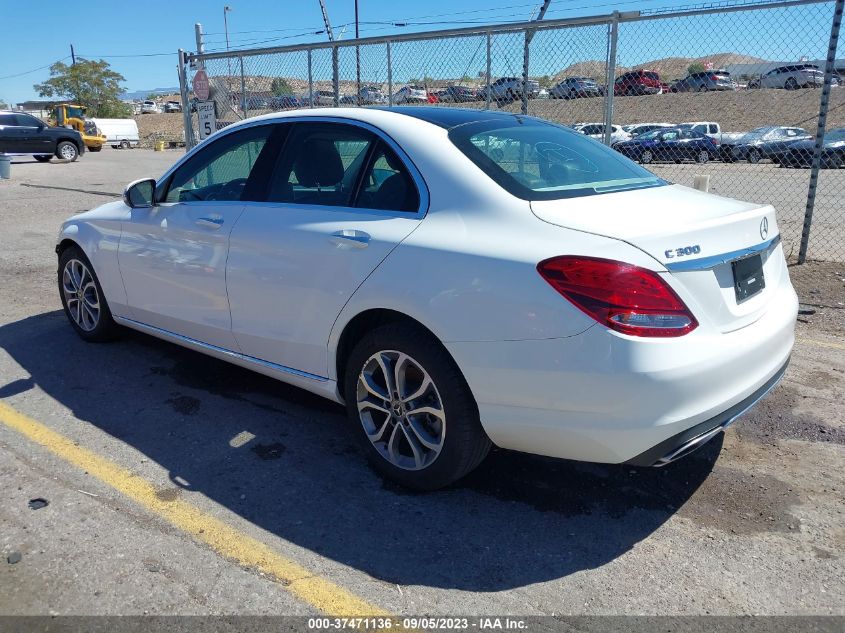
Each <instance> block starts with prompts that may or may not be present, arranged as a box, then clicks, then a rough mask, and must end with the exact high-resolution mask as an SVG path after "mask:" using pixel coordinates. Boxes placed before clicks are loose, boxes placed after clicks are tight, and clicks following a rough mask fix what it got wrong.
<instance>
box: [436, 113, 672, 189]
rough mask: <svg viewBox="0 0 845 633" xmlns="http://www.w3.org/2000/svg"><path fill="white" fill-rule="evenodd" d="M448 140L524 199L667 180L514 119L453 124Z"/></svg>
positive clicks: (543, 126)
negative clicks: (455, 125)
mask: <svg viewBox="0 0 845 633" xmlns="http://www.w3.org/2000/svg"><path fill="white" fill-rule="evenodd" d="M449 138H450V139H451V140H452V142H453V143H454V144H455V145H456V146H457V147H458V149H460V150H461V151H462V152H463V153H464V154H466V155H467V157H468V158H469V159H470V160H472V162H474V163H475V164H476V165H478V167H480V168H481V169H482V171H484V172H485V173H486V174H487V175H488V176H490V178H492V179H493V180H494V181H496V182H497V183H498V184H499V185H500V186H501V187H502V188H504V189H505V190H507V191H508V192H510V193H511V194H513V195H515V196H517V197H518V198H522V199H523V200H557V199H561V198H575V197H580V196H589V195H596V194H600V193H610V192H613V191H628V190H631V189H642V188H645V187H657V186H661V185H665V184H666V182H665V181H663V180H661V179H660V178H658V177H657V176H655V175H654V174H652V173H651V172H649V171H647V170H646V169H644V168H642V167H640V166H639V165H637V164H636V163H634V162H632V161H630V160H628V159H627V158H625V157H624V156H622V154H620V153H618V152H616V151H614V150H612V149H610V148H609V147H607V146H605V145H602V144H601V143H599V142H598V141H594V140H592V139H590V138H589V137H586V136H584V135H583V134H579V133H578V132H574V131H572V130H570V129H567V128H564V127H561V126H558V125H554V124H552V123H547V122H545V121H540V120H538V119H528V118H522V117H515V118H514V119H513V121H512V122H510V121H509V122H507V123H505V124H504V125H503V123H502V122H500V121H487V122H480V123H469V124H466V125H460V126H457V127H455V128H453V129H452V130H451V131H450V132H449Z"/></svg>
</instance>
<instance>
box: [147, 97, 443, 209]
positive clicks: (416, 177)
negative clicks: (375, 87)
mask: <svg viewBox="0 0 845 633" xmlns="http://www.w3.org/2000/svg"><path fill="white" fill-rule="evenodd" d="M314 122H317V123H342V124H346V125H353V126H356V127H360V128H363V129H365V130H367V131H369V132H371V133H372V134H375V135H376V137H378V138H379V139H380V140H381V141H383V142H385V143H387V145H389V146H390V148H391V149H392V150H393V151H394V152H396V155H397V156H399V159H400V160H401V161H402V162H403V164H404V165H405V166H406V167H407V168H408V173H409V174H410V175H411V179H412V180H413V181H414V185H415V186H416V187H417V192H418V193H419V197H420V204H419V208H418V209H417V211H416V213H414V212H412V211H393V210H385V209H367V208H365V207H343V208H344V209H347V210H355V211H367V212H374V211H375V212H386V213H391V214H392V213H399V214H403V215H402V217H420V218H422V217H425V215H426V214H427V213H428V207H429V201H430V196H429V193H428V185H427V184H426V182H425V178H423V176H422V173H420V170H419V169H418V168H417V166H416V165H415V164H414V161H413V160H411V157H410V156H408V154H407V152H405V150H404V149H402V147H400V146H399V144H398V143H397V142H396V141H394V140H393V138H391V136H390V135H389V134H387V132H385V131H384V130H382V129H381V128H378V127H376V126H375V125H373V124H371V123H367V122H365V121H359V120H358V119H349V118H346V117H339V116H330V115H319V114H318V115H312V114H309V113H303V114H297V115H294V116H285V117H278V118H272V119H259V120H255V121H247V122H245V123H237V124H233V125H230V126H228V127H225V128H223V129H222V130H218V131H217V132H215V133H214V134H212V135H211V136H210V137H208V138H207V139H206V140H205V141H203V142H202V143H199V144H198V145H196V146H195V147H193V148H192V149H191V151H189V152H187V153H186V154H185V155H184V156H183V157H182V158H181V159H179V160H178V161H176V163H174V164H173V165H172V166H171V167H170V169H168V170H167V171H166V172H164V174H162V176H161V178H160V179H159V180H158V181H157V183H158V182H165V181H166V180H167V179H168V178H170V176H171V175H172V174H173V172H175V171H176V170H177V169H178V168H179V167H180V166H181V165H182V163H184V162H185V161H187V160H188V159H190V158H191V157H192V156H193V155H194V154H195V153H196V152H198V151H199V150H200V149H202V148H203V147H204V146H207V143H208V141H212V140H213V141H217V140H219V139H221V138H223V137H224V136H227V135H229V134H235V133H237V132H238V131H239V130H243V129H246V128H250V127H255V126H259V125H278V124H280V123H314ZM242 202H244V203H246V202H255V201H249V200H246V201H242ZM259 204H280V205H281V204H284V205H289V204H293V205H296V203H295V202H290V203H288V202H285V203H281V202H277V203H271V202H266V201H265V202H261V203H259ZM297 206H301V207H305V206H317V205H297ZM319 206H320V208H321V209H325V208H331V207H329V206H328V205H327V206H322V205H319Z"/></svg>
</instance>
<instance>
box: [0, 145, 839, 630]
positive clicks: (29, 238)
mask: <svg viewBox="0 0 845 633" xmlns="http://www.w3.org/2000/svg"><path fill="white" fill-rule="evenodd" d="M180 155H181V153H180V152H177V151H170V152H151V151H146V150H134V151H109V150H104V151H103V152H101V153H100V154H86V155H85V156H84V157H83V158H82V159H81V160H79V161H78V162H77V163H72V164H64V163H59V162H56V161H54V162H52V163H49V164H40V163H36V162H34V161H29V160H27V159H21V160H16V161H15V164H13V165H12V170H13V180H11V181H0V236H2V237H0V240H2V244H3V248H2V249H0V271H2V273H0V274H2V281H3V283H2V284H0V407H5V408H4V409H0V413H2V412H3V411H6V412H7V413H2V415H0V417H3V418H4V421H3V423H0V554H2V556H0V613H2V614H43V615H50V614H172V613H177V614H209V613H213V614H221V613H224V614H243V613H250V614H290V613H297V614H314V613H318V612H319V611H318V607H317V606H315V605H316V604H321V603H319V601H318V598H319V596H317V593H316V592H309V591H308V590H307V587H308V586H310V585H303V584H302V582H298V581H297V582H294V581H292V580H286V581H281V580H279V576H278V575H275V576H274V575H273V574H272V573H269V572H268V571H267V566H266V565H265V564H264V563H263V562H262V561H266V560H268V559H272V560H284V561H287V562H286V563H285V564H286V565H288V566H287V567H285V568H284V569H297V570H299V571H298V572H297V573H298V574H300V576H297V579H298V578H300V577H301V578H304V579H306V580H307V582H308V583H314V582H316V581H320V582H325V583H329V584H327V585H320V586H321V587H324V586H326V587H329V588H330V589H328V590H327V591H329V594H330V596H331V597H333V598H334V597H337V599H338V600H341V601H342V600H347V601H348V600H350V599H351V598H350V597H349V596H350V595H351V596H356V597H359V598H360V599H362V600H366V602H367V604H370V605H376V606H377V607H378V608H379V609H382V610H384V611H387V612H390V613H397V614H443V615H448V614H451V615H455V614H466V615H480V614H491V613H496V614H500V615H501V614H518V615H547V616H552V615H556V616H557V615H561V614H596V615H600V614H657V613H664V614H677V615H704V614H726V615H746V614H792V615H796V614H803V615H810V614H815V615H822V614H832V615H839V616H843V615H845V606H843V605H845V600H843V598H844V597H845V513H844V511H845V504H843V497H844V496H845V495H843V492H844V491H845V406H843V405H845V398H843V394H845V328H843V327H842V326H843V318H842V315H843V311H842V303H843V302H845V281H843V278H845V275H843V272H845V267H843V265H841V264H824V263H810V264H805V265H803V266H792V267H791V268H790V274H791V275H792V279H793V281H794V283H795V286H796V289H797V291H798V293H799V296H800V299H801V301H802V314H801V315H800V316H799V321H798V323H797V324H796V337H797V338H796V345H795V349H794V352H793V357H792V361H791V365H790V367H789V369H788V371H787V373H786V376H785V378H784V380H783V382H782V383H781V384H780V385H779V386H778V387H777V388H776V389H775V390H774V391H772V392H771V393H770V394H769V395H768V396H766V397H765V398H764V399H763V400H762V401H761V402H760V403H759V404H758V405H757V406H756V407H755V408H754V409H752V410H751V411H750V412H749V413H747V414H746V415H745V416H743V417H742V418H741V420H739V421H738V422H737V423H736V424H735V425H734V426H733V427H731V428H730V429H729V430H728V431H727V432H726V433H725V434H724V435H723V436H720V437H719V438H717V439H716V440H714V441H712V442H711V443H710V444H709V445H708V446H707V447H706V448H705V449H703V450H701V451H699V452H698V453H696V454H694V455H692V456H690V457H689V458H686V459H684V460H681V461H679V462H677V463H675V464H672V465H669V466H667V467H665V468H661V469H642V468H630V467H625V466H608V465H598V464H588V463H576V462H568V461H563V460H554V459H545V458H537V457H532V456H529V455H524V454H519V453H513V452H509V451H504V450H494V451H493V453H492V454H491V455H490V457H489V458H488V459H487V460H486V461H485V462H484V463H483V464H482V466H481V467H480V468H479V469H478V470H477V471H476V472H474V473H473V474H472V475H470V476H469V477H468V478H466V479H465V480H463V481H461V482H459V483H458V484H457V485H455V486H453V487H452V488H450V489H448V490H444V491H441V492H437V493H433V494H427V495H416V494H408V493H407V492H405V491H403V490H401V489H397V488H395V487H394V486H390V485H386V484H384V483H383V482H382V480H381V479H380V478H379V477H378V476H377V475H376V474H375V473H373V472H372V471H371V470H370V468H369V467H368V466H367V465H366V462H365V460H364V457H363V455H362V454H361V452H360V451H359V450H358V449H357V448H356V446H355V445H354V443H353V441H352V437H351V429H349V428H348V425H347V421H346V418H345V417H344V414H343V411H342V409H340V407H338V406H335V405H332V404H330V403H327V402H324V401H322V400H321V399H319V398H317V397H314V396H311V395H309V394H307V393H304V392H302V391H300V390H297V389H294V388H290V387H286V386H284V385H282V384H280V383H277V382H274V381H272V380H270V379H266V378H263V377H261V376H258V375H256V374H253V373H251V372H249V371H246V370H243V369H239V368H236V367H233V366H231V365H228V364H225V363H223V362H220V361H216V360H212V359H209V358H207V357H205V356H201V355H199V354H196V353H194V352H190V351H187V350H185V349H182V348H179V347H176V346H174V345H170V344H167V343H163V342H160V341H156V340H154V339H151V338H149V337H146V336H142V335H140V334H128V335H127V336H126V337H125V338H123V339H122V340H120V341H118V342H115V343H112V344H106V345H91V344H86V343H84V342H82V341H81V340H80V339H79V338H78V337H77V336H76V335H75V334H74V333H73V332H72V330H71V328H70V326H69V325H68V324H67V322H66V320H65V317H64V315H63V314H62V312H61V310H60V304H59V299H58V296H57V291H56V278H55V271H56V257H55V253H54V252H53V247H54V244H55V238H56V232H57V229H58V227H59V224H60V222H61V221H62V220H63V219H64V218H66V217H67V216H69V215H71V214H73V213H76V212H79V211H81V210H84V209H88V208H91V207H93V206H95V205H98V204H102V203H103V202H107V201H109V200H111V199H114V198H115V197H116V196H117V195H119V193H120V191H121V190H122V188H123V186H124V185H125V183H126V182H128V181H130V180H133V179H135V178H139V177H142V176H149V175H152V176H156V175H158V174H160V173H162V172H163V171H164V170H165V168H166V167H167V166H168V165H169V164H171V163H172V162H173V161H175V160H176V159H177V158H178V157H179V156H180ZM9 408H11V409H12V410H14V411H17V412H19V414H21V415H23V416H26V419H28V420H33V421H35V423H37V424H38V425H41V426H42V427H44V428H45V429H47V430H48V431H49V432H51V433H55V434H59V436H60V437H62V438H66V440H67V441H66V443H65V444H61V446H60V447H59V448H56V447H55V446H53V447H52V448H51V447H50V446H49V444H50V442H49V441H47V440H44V442H46V444H44V443H39V442H38V441H35V440H33V439H32V438H30V437H29V436H25V435H24V434H22V432H21V431H20V430H16V428H13V426H10V425H9V420H11V419H12V418H11V417H10V414H8V411H9ZM15 419H23V418H15ZM21 424H24V425H27V424H28V425H30V427H31V426H32V424H33V423H32V422H26V423H21ZM39 437H41V438H42V439H43V438H45V437H46V438H49V437H52V436H50V435H49V434H45V433H42V435H41V436H39ZM80 449H84V450H85V451H88V453H85V454H90V455H93V456H94V457H92V458H91V459H92V460H93V459H94V458H96V459H97V460H102V459H105V460H108V461H109V463H113V464H115V465H116V467H119V468H121V469H124V470H125V471H126V472H128V473H129V474H128V475H127V476H126V481H127V482H128V483H127V484H125V485H124V484H121V482H120V481H119V480H113V479H110V478H109V477H108V476H107V475H108V473H106V474H105V475H104V474H103V472H102V469H101V468H100V469H99V470H98V468H95V466H96V465H97V464H96V463H95V462H93V461H92V462H91V464H90V465H89V466H87V467H83V466H79V465H76V464H75V463H72V462H71V461H68V459H67V458H66V456H67V455H74V454H78V451H79V450H80ZM75 451H76V452H75ZM120 472H124V471H120ZM118 479H119V478H118ZM130 484H131V486H135V488H133V490H134V489H136V488H138V486H148V487H149V490H150V491H152V492H151V493H150V496H151V497H153V498H152V501H150V503H148V504H146V505H145V504H142V503H140V502H139V501H137V499H136V498H135V497H132V496H127V491H126V489H125V488H126V486H128V485H130ZM144 489H146V488H144ZM136 497H137V494H136ZM35 498H44V499H46V500H47V501H48V502H49V505H47V506H46V507H41V508H38V509H31V508H30V506H29V501H30V500H32V499H35ZM171 508H176V510H172V509H171ZM188 509H190V512H193V513H194V514H191V515H190V516H192V517H197V516H201V517H204V518H203V519H202V520H203V521H205V523H200V524H197V523H191V524H190V525H192V526H194V527H193V529H188V528H187V527H185V525H186V524H184V523H182V524H180V523H179V521H178V520H177V518H178V517H179V516H181V515H179V514H178V512H177V510H178V511H180V512H188V511H189V510H188ZM174 513H175V514H174ZM174 517H177V518H174ZM194 520H196V521H199V520H200V519H194ZM212 520H213V521H216V522H218V523H222V524H224V525H225V526H228V527H227V529H231V530H233V531H234V532H235V533H236V534H237V535H238V536H237V537H236V538H235V537H233V541H232V543H231V544H228V543H224V544H223V545H225V546H226V547H223V546H222V545H221V544H220V543H214V542H211V539H208V538H205V537H204V535H203V530H207V529H208V527H207V526H208V525H209V524H211V523H210V522H211V521H212ZM180 525H182V527H180ZM214 525H216V524H214ZM251 543H252V544H258V545H254V546H250V545H249V544H251ZM229 545H231V547H230V546H229ZM259 545H260V548H262V549H261V550H260V551H261V552H262V553H261V556H262V557H263V558H261V557H258V558H250V555H251V552H252V550H250V547H253V549H254V548H255V547H258V546H259ZM268 557H269V558H268ZM273 557H276V558H273ZM278 557H283V559H279V558H278ZM12 561H14V562H12ZM294 564H295V566H293V567H291V565H294ZM262 565H264V566H262ZM282 575H284V574H282ZM303 587H305V589H303ZM320 595H324V594H320ZM315 596H317V597H315ZM341 603H342V604H346V603H343V602H341Z"/></svg>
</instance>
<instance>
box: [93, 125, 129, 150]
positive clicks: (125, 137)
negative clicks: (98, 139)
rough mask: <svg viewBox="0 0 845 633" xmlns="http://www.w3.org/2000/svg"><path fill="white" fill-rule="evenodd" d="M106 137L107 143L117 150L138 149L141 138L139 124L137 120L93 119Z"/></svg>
mask: <svg viewBox="0 0 845 633" xmlns="http://www.w3.org/2000/svg"><path fill="white" fill-rule="evenodd" d="M91 120H92V121H94V124H95V125H96V126H97V128H98V129H99V130H100V132H101V133H103V134H105V135H106V143H107V144H108V145H111V146H112V147H113V148H115V149H118V148H120V149H129V148H130V147H138V144H139V143H140V142H141V137H140V135H139V134H138V123H137V122H136V121H135V119H100V118H96V119H91Z"/></svg>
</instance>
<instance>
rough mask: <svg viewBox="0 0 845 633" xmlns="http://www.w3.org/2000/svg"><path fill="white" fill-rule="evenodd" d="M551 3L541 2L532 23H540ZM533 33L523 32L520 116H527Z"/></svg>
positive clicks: (547, 1)
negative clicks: (529, 55) (529, 60)
mask: <svg viewBox="0 0 845 633" xmlns="http://www.w3.org/2000/svg"><path fill="white" fill-rule="evenodd" d="M551 3H552V0H543V4H542V6H541V7H540V11H539V13H537V17H536V18H535V19H534V20H533V21H534V22H540V21H541V20H542V19H543V18H544V17H545V16H546V11H548V9H549V5H550V4H551ZM535 33H536V31H535V30H533V29H528V30H526V31H525V46H524V48H523V51H522V109H521V111H522V114H528V50H529V48H530V47H531V40H533V39H534V34H535Z"/></svg>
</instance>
